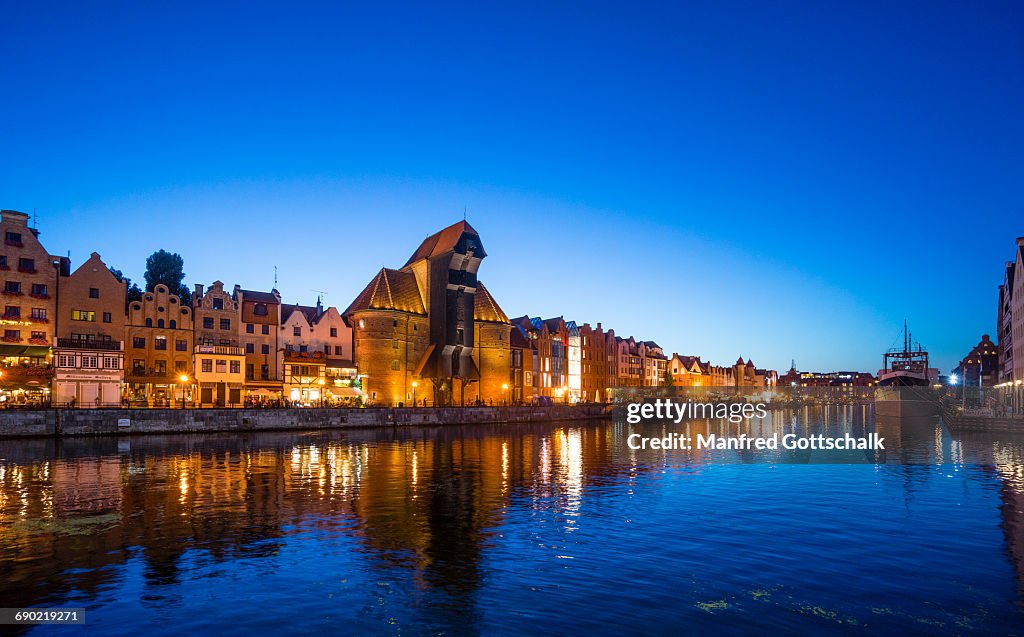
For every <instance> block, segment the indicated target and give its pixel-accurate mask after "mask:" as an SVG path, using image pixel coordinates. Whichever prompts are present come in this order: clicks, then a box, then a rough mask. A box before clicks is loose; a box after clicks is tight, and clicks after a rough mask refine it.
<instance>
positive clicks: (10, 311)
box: [4, 305, 21, 319]
mask: <svg viewBox="0 0 1024 637" xmlns="http://www.w3.org/2000/svg"><path fill="white" fill-rule="evenodd" d="M4 318H10V319H13V318H21V308H20V307H18V306H17V305H8V306H7V307H5V308H4Z"/></svg>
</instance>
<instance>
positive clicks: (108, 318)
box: [103, 312, 113, 323]
mask: <svg viewBox="0 0 1024 637" xmlns="http://www.w3.org/2000/svg"><path fill="white" fill-rule="evenodd" d="M112 319H113V317H112V316H111V315H110V312H104V313H103V322H104V323H109V322H110V321H111V320H112Z"/></svg>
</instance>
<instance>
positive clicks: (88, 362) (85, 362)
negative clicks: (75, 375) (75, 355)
mask: <svg viewBox="0 0 1024 637" xmlns="http://www.w3.org/2000/svg"><path fill="white" fill-rule="evenodd" d="M99 366H100V359H99V357H98V356H96V355H95V354H82V369H99Z"/></svg>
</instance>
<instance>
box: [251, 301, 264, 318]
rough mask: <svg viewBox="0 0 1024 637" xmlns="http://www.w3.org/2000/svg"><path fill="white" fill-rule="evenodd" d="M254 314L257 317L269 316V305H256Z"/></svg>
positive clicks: (253, 309)
mask: <svg viewBox="0 0 1024 637" xmlns="http://www.w3.org/2000/svg"><path fill="white" fill-rule="evenodd" d="M252 313H253V314H254V315H255V316H266V315H267V304H266V303H257V304H256V305H254V306H253V308H252Z"/></svg>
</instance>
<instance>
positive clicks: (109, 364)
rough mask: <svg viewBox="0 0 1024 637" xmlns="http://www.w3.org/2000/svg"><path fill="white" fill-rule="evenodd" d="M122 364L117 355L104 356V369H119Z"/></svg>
mask: <svg viewBox="0 0 1024 637" xmlns="http://www.w3.org/2000/svg"><path fill="white" fill-rule="evenodd" d="M119 368H120V365H119V364H118V360H117V357H116V356H104V357H103V369H119Z"/></svg>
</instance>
